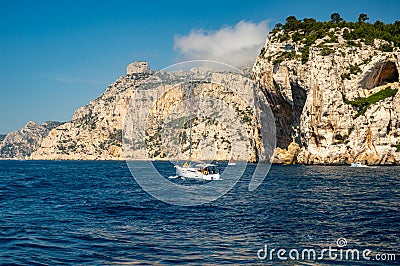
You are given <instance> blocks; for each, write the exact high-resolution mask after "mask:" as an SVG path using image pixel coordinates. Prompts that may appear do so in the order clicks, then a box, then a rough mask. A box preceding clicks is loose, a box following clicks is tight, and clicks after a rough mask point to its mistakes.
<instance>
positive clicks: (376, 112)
mask: <svg viewBox="0 0 400 266" xmlns="http://www.w3.org/2000/svg"><path fill="white" fill-rule="evenodd" d="M343 30H344V29H335V30H334V29H332V30H331V31H330V37H329V36H326V37H324V38H320V39H317V40H316V41H315V43H314V44H312V45H311V46H306V45H305V44H303V43H302V42H301V41H293V38H291V37H292V36H291V34H289V38H282V35H283V31H277V32H274V33H272V34H270V36H269V37H268V39H267V41H266V44H265V46H264V48H263V49H262V51H261V54H260V55H259V56H258V57H257V60H256V62H255V64H254V67H253V77H254V80H255V81H256V82H257V83H258V84H260V85H261V87H262V88H263V91H264V93H265V95H266V96H267V98H268V101H269V103H270V105H271V108H272V110H273V112H274V116H275V119H276V126H277V146H278V148H277V149H276V152H275V162H277V163H293V162H298V163H305V164H347V163H351V162H354V161H362V162H366V163H368V164H400V145H399V144H400V93H397V90H398V89H399V88H400V86H399V71H400V52H399V50H398V48H395V50H394V51H393V52H383V51H381V50H380V49H379V47H381V46H382V45H383V44H385V41H381V40H377V39H375V41H374V43H373V44H369V45H367V44H365V43H364V42H362V41H361V40H357V41H351V42H350V41H346V40H344V38H343V37H342V35H343ZM292 34H293V33H292ZM331 39H335V41H332V40H331ZM304 49H308V51H309V52H308V58H306V60H304V56H303V57H302V55H304ZM302 59H303V60H302ZM302 61H303V62H302Z"/></svg>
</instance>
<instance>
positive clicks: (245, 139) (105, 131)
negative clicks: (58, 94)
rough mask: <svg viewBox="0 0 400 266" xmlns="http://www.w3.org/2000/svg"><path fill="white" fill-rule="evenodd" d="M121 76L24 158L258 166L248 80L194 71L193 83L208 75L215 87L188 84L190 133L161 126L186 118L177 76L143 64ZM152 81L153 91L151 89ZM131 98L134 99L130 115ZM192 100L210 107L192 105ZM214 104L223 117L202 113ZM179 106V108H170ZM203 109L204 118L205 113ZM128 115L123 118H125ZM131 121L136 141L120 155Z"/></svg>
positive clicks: (257, 134) (185, 85)
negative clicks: (246, 163)
mask: <svg viewBox="0 0 400 266" xmlns="http://www.w3.org/2000/svg"><path fill="white" fill-rule="evenodd" d="M127 72H128V73H127V74H126V75H125V76H122V77H120V78H118V79H117V80H116V81H115V82H114V83H112V84H111V85H110V86H109V87H108V88H107V89H106V91H105V93H104V94H102V95H101V96H100V97H98V98H97V99H95V100H93V101H91V102H90V103H89V104H87V105H85V106H83V107H81V108H79V109H78V110H76V111H75V113H74V115H73V118H72V121H70V122H67V123H65V124H63V125H61V126H59V127H57V128H55V129H53V130H51V131H50V132H49V133H48V135H47V137H46V138H45V139H44V140H43V141H42V142H41V144H40V147H39V148H37V149H36V150H35V151H34V152H33V153H32V155H31V159H46V160H48V159H50V160H54V159H56V160H124V159H126V156H127V154H128V157H129V159H136V160H146V159H150V158H151V159H156V160H157V159H179V158H187V159H192V160H229V159H231V158H232V149H234V150H235V152H236V154H237V155H235V157H234V159H235V160H236V159H238V160H241V161H250V162H255V161H257V160H258V159H259V153H260V150H261V149H262V148H263V144H262V139H261V136H260V130H259V123H257V121H256V119H255V115H254V112H253V111H254V109H253V108H254V107H253V105H252V104H251V101H246V100H245V98H249V99H251V98H253V97H254V91H253V89H254V87H253V83H252V82H251V79H249V78H246V77H245V76H242V75H237V74H233V73H215V74H210V73H208V72H207V70H206V69H198V72H199V75H200V76H203V75H205V76H207V75H210V77H211V79H212V80H213V81H214V83H213V82H211V83H210V82H204V83H199V82H196V83H195V84H193V88H192V93H193V98H194V100H195V101H194V106H193V107H194V110H193V115H192V130H191V132H190V130H189V123H188V121H183V120H182V124H181V125H178V126H177V127H176V128H168V123H167V122H166V121H167V120H168V119H169V116H171V112H172V113H173V112H175V114H179V115H181V116H186V118H185V119H186V120H188V119H189V118H188V114H189V104H188V103H187V102H186V104H185V103H181V104H179V101H182V99H186V100H187V97H188V83H187V82H186V83H185V82H184V83H182V81H179V80H180V78H181V77H180V75H181V74H182V73H181V72H179V71H178V72H176V73H174V72H171V73H167V72H165V71H151V70H150V68H149V65H148V64H147V63H146V62H134V63H132V64H130V65H129V66H128V68H127ZM150 78H151V80H152V81H151V82H150ZM153 81H154V84H158V83H160V84H159V85H154V84H153V83H152V82H153ZM175 81H176V82H175ZM249 81H250V82H249ZM168 82H170V83H171V84H172V85H171V86H170V87H168V86H169V85H166V83H168ZM221 84H225V85H221ZM147 94H149V95H147ZM135 97H136V98H135ZM138 97H139V99H137V98H138ZM132 98H134V99H136V100H137V102H135V103H134V104H135V105H134V106H133V108H132V106H131V104H132ZM198 98H204V99H209V100H210V102H209V103H207V102H198V101H196V99H198ZM218 102H221V103H222V102H223V103H224V104H225V105H226V106H227V108H228V109H226V110H228V111H226V110H225V111H219V110H218V104H217V105H216V107H215V108H214V107H210V106H209V108H207V106H206V105H207V104H211V105H212V104H216V103H218ZM202 104H203V105H205V106H201V105H202ZM140 106H143V107H148V109H147V110H146V108H139V107H140ZM178 107H179V108H181V109H176V108H178ZM143 110H146V111H143ZM206 110H210V112H209V113H207V112H204V111H206ZM127 112H130V113H129V114H128V116H127ZM229 112H231V115H232V117H229ZM137 118H140V119H137ZM130 119H136V120H134V121H135V123H139V124H140V125H141V126H143V132H139V133H143V134H137V135H135V136H133V139H129V141H130V142H132V143H128V144H129V145H131V146H130V147H129V150H125V151H124V149H123V142H122V139H123V138H125V139H126V138H127V137H129V134H136V133H131V132H127V134H128V136H124V130H123V129H124V121H125V122H127V123H128V125H129V122H130ZM229 119H230V120H229ZM126 120H128V121H126ZM134 126H137V125H134ZM125 131H129V128H127V129H126V128H125ZM190 134H191V136H192V141H191V143H192V150H191V154H189V153H190V148H189V144H190V141H189V135H190ZM130 137H132V135H130ZM235 139H236V140H235ZM137 140H140V141H144V142H143V143H144V144H145V145H144V146H143V145H142V146H140V145H139V146H135V141H137ZM129 141H127V142H129ZM233 145H235V147H233Z"/></svg>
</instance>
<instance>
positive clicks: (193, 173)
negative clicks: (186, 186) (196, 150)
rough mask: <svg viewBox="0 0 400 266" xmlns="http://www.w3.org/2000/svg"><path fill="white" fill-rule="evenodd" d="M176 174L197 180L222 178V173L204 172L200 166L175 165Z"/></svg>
mask: <svg viewBox="0 0 400 266" xmlns="http://www.w3.org/2000/svg"><path fill="white" fill-rule="evenodd" d="M175 169H176V175H177V176H180V177H183V178H186V179H196V180H206V181H211V180H220V179H221V175H220V174H219V173H215V174H203V173H202V172H201V171H200V169H199V168H195V167H180V166H175Z"/></svg>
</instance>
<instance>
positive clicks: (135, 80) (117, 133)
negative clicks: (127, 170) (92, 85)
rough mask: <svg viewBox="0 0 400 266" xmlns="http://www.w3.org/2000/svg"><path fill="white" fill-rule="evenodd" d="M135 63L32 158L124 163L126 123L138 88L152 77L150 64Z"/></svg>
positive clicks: (45, 142) (54, 132) (44, 143)
mask: <svg viewBox="0 0 400 266" xmlns="http://www.w3.org/2000/svg"><path fill="white" fill-rule="evenodd" d="M146 65H147V64H144V63H143V62H140V63H138V64H137V65H135V64H131V65H130V66H129V68H128V70H129V74H127V75H126V76H123V77H120V78H118V79H117V80H116V81H115V82H114V83H113V84H111V85H110V86H108V88H107V89H106V91H105V93H104V94H103V95H101V96H100V97H98V98H97V99H95V100H93V101H91V102H90V103H89V104H87V105H85V106H83V107H81V108H79V109H78V110H76V111H75V113H74V115H73V117H72V120H71V121H70V122H68V123H65V124H63V125H62V126H60V127H57V128H55V129H53V130H52V131H50V132H49V134H48V136H47V137H46V138H45V139H44V140H43V141H42V143H41V145H40V147H39V148H38V149H37V150H36V151H35V152H33V153H32V155H31V159H46V160H120V159H123V158H124V156H123V154H122V150H121V147H122V124H123V119H124V117H125V113H126V109H127V107H128V105H129V102H130V99H131V96H132V94H133V92H134V89H135V88H136V87H137V86H138V85H140V84H141V82H143V81H144V80H145V79H146V78H147V77H148V76H149V75H150V71H148V69H149V68H148V65H147V66H146Z"/></svg>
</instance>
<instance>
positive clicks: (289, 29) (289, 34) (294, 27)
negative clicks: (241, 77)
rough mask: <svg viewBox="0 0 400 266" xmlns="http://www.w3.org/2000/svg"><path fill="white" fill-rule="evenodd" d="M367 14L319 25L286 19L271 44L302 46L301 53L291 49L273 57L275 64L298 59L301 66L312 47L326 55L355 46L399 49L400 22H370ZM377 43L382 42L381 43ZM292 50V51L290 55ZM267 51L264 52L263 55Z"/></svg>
mask: <svg viewBox="0 0 400 266" xmlns="http://www.w3.org/2000/svg"><path fill="white" fill-rule="evenodd" d="M367 20H369V18H368V16H367V15H366V14H360V16H359V19H358V21H357V22H347V21H345V20H344V19H343V18H341V17H340V14H338V13H334V14H332V15H331V20H330V21H327V22H319V21H316V20H315V19H314V18H304V19H303V20H298V19H297V18H296V17H295V16H289V17H287V18H286V23H285V24H281V23H278V24H276V25H275V28H274V29H273V30H272V31H271V33H270V35H269V36H268V40H269V41H270V42H276V43H286V44H288V46H290V44H295V45H298V46H300V47H301V49H300V50H301V51H299V54H296V53H294V52H292V51H291V49H289V48H290V47H288V52H287V53H284V54H282V55H281V56H280V57H276V58H274V60H275V63H279V62H280V61H282V60H284V59H285V58H287V59H292V58H295V57H299V58H301V61H302V63H306V62H307V61H308V59H309V48H310V47H311V46H318V47H319V48H322V53H323V54H326V55H328V54H330V53H333V49H332V47H333V46H335V45H344V46H355V47H360V46H361V45H371V46H372V45H375V46H377V48H378V49H379V50H380V51H383V52H392V51H394V50H400V21H395V22H394V23H391V24H385V23H383V22H381V21H376V22H375V23H373V24H372V23H368V22H367ZM377 40H382V41H380V42H379V41H378V42H377ZM289 51H290V52H289ZM264 53H265V49H262V50H261V53H260V56H263V54H264Z"/></svg>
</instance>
